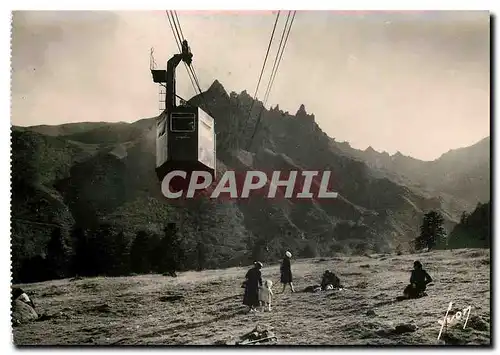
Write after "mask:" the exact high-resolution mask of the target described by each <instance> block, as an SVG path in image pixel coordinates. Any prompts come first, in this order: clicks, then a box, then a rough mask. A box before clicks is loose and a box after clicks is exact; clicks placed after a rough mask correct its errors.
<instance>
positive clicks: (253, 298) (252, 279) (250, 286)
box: [243, 267, 262, 307]
mask: <svg viewBox="0 0 500 355" xmlns="http://www.w3.org/2000/svg"><path fill="white" fill-rule="evenodd" d="M245 279H246V280H245V294H244V295H243V304H244V305H245V306H249V307H258V306H259V286H262V273H261V272H260V270H259V269H258V268H256V267H254V268H251V269H250V270H248V272H247V274H246V275H245Z"/></svg>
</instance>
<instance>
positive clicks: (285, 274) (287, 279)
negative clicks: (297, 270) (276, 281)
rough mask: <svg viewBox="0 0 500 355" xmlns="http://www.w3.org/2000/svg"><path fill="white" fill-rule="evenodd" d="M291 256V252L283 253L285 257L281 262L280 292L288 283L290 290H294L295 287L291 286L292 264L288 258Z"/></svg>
mask: <svg viewBox="0 0 500 355" xmlns="http://www.w3.org/2000/svg"><path fill="white" fill-rule="evenodd" d="M291 258H292V253H290V252H289V251H287V252H286V253H285V257H284V258H283V262H282V263H281V268H280V271H281V283H282V284H283V291H281V293H284V292H285V288H286V285H290V289H291V290H292V292H295V289H294V288H293V283H292V281H293V279H292V266H291V264H290V259H291Z"/></svg>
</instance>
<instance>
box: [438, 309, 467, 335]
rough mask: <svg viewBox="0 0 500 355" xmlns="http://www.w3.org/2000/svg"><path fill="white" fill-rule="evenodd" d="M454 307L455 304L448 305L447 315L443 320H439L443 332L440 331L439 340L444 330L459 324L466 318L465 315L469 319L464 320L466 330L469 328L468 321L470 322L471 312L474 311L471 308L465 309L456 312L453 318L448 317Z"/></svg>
mask: <svg viewBox="0 0 500 355" xmlns="http://www.w3.org/2000/svg"><path fill="white" fill-rule="evenodd" d="M452 307H453V302H450V304H449V305H448V309H447V310H446V314H445V315H444V318H443V320H438V323H439V324H440V325H441V330H440V331H439V335H438V337H437V340H439V339H440V338H441V334H442V332H443V328H447V327H450V326H453V325H455V324H457V323H459V322H460V321H461V320H462V319H463V318H465V314H467V318H465V320H464V329H465V327H466V326H467V321H468V320H469V316H470V311H471V310H472V307H471V306H468V307H465V308H464V309H462V310H461V311H458V312H456V313H455V314H454V315H453V316H451V317H450V316H448V313H449V312H450V311H451V309H452Z"/></svg>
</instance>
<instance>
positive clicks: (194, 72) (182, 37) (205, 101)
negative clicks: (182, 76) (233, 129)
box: [170, 11, 215, 118]
mask: <svg viewBox="0 0 500 355" xmlns="http://www.w3.org/2000/svg"><path fill="white" fill-rule="evenodd" d="M170 13H171V16H172V19H174V18H175V19H176V20H177V25H178V28H179V32H180V39H181V40H182V41H184V34H183V33H182V27H181V23H180V21H179V17H178V16H177V11H170ZM174 23H175V20H174ZM179 32H178V34H179ZM184 64H186V63H184ZM186 69H187V70H188V72H189V71H190V72H191V74H192V75H193V78H194V82H195V84H196V86H197V87H198V91H199V92H200V96H201V99H202V100H203V103H204V104H205V109H206V110H207V111H208V114H209V115H210V116H212V118H215V117H214V115H213V114H212V112H211V110H210V108H209V107H208V103H207V100H206V99H205V95H204V93H203V91H202V90H201V86H200V81H199V80H198V76H197V75H196V71H195V70H194V66H193V63H190V64H189V65H187V64H186ZM195 91H196V88H195Z"/></svg>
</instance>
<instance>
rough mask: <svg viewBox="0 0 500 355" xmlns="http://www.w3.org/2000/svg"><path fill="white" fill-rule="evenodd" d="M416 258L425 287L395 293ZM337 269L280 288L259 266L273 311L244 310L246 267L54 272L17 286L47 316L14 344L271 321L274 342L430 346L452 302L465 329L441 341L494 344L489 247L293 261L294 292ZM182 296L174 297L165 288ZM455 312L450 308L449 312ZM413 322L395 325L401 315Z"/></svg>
mask: <svg viewBox="0 0 500 355" xmlns="http://www.w3.org/2000/svg"><path fill="white" fill-rule="evenodd" d="M415 259H419V260H421V261H422V263H423V264H424V268H425V269H426V270H427V271H428V272H429V274H430V275H431V276H432V277H433V279H434V285H431V286H429V288H428V296H427V297H423V298H421V299H417V300H406V301H401V302H395V297H396V296H398V295H401V293H402V290H403V288H404V287H405V286H406V285H407V283H408V281H409V275H410V271H411V269H412V266H413V261H414V260H415ZM326 269H329V270H332V271H334V272H335V273H336V274H337V275H338V276H339V277H340V279H341V281H342V283H343V284H344V285H345V289H344V290H341V291H327V292H319V293H302V292H297V293H295V294H292V293H290V290H289V289H288V288H287V290H286V292H285V293H284V294H279V292H281V285H279V284H278V282H279V266H278V265H273V266H269V267H266V266H264V269H263V270H262V273H263V277H264V278H269V279H271V280H273V282H274V283H275V284H276V286H275V287H274V292H275V294H276V295H275V299H274V304H273V310H272V312H270V313H268V312H258V313H255V314H248V313H246V309H245V307H243V305H242V304H241V302H242V291H243V289H241V288H240V285H241V282H242V278H243V276H244V274H245V272H246V270H247V268H231V269H226V270H208V271H203V272H185V273H180V275H179V277H177V278H170V277H164V276H161V275H144V276H134V277H117V278H104V277H99V278H88V279H83V280H77V281H70V280H58V281H49V282H43V283H37V284H28V285H20V286H21V287H23V289H25V290H27V291H28V292H29V293H31V294H32V295H33V298H34V300H35V303H36V305H37V308H38V310H39V312H40V313H42V314H47V315H49V316H51V317H48V319H46V320H41V321H36V322H32V323H28V324H24V325H20V326H18V327H15V328H14V329H13V337H14V343H15V344H16V345H18V346H19V345H211V344H214V343H216V342H220V341H224V342H225V341H229V340H231V339H232V338H233V339H234V338H238V337H239V336H241V335H243V334H244V333H247V332H249V331H250V330H252V329H253V328H254V327H255V326H256V325H257V324H261V325H264V326H266V325H267V326H271V327H274V332H275V333H276V335H277V337H278V344H279V345H435V344H437V343H438V342H437V336H438V333H439V330H440V327H441V326H440V325H439V324H438V320H440V319H443V317H444V315H445V313H446V309H447V307H448V304H449V302H450V301H452V302H454V309H453V311H454V312H456V311H458V310H459V309H462V308H465V307H467V306H469V305H470V306H472V311H471V314H470V317H469V320H468V323H467V326H466V328H465V329H462V328H463V323H461V324H459V325H457V326H454V327H453V328H451V329H450V330H449V331H448V332H447V333H446V334H445V335H444V336H442V338H441V342H440V344H451V345H465V344H468V345H490V252H489V250H483V249H460V250H454V251H434V252H430V253H423V254H418V255H400V256H398V255H394V254H392V255H391V254H386V255H370V256H360V257H335V258H324V259H309V260H298V261H295V262H294V263H293V264H292V271H293V273H294V283H295V287H296V290H297V291H300V290H302V289H303V288H305V287H306V286H309V285H313V284H317V283H319V282H320V278H321V275H322V273H323V272H324V271H325V270H326ZM175 295H181V296H183V298H181V299H177V300H176V299H175V297H173V298H169V296H175ZM451 315H452V313H450V316H451ZM401 323H404V324H414V325H416V326H417V327H418V329H417V330H416V331H412V332H407V333H403V334H397V333H395V332H394V327H395V326H397V325H398V324H401Z"/></svg>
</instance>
